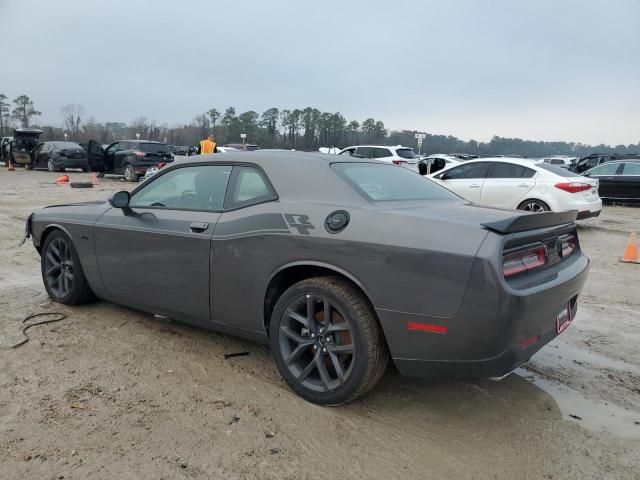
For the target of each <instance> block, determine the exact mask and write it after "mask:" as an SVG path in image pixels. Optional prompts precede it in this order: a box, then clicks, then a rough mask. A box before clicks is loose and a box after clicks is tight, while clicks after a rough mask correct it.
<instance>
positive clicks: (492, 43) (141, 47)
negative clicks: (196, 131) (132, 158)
mask: <svg viewBox="0 0 640 480" xmlns="http://www.w3.org/2000/svg"><path fill="white" fill-rule="evenodd" d="M0 64H1V65H2V67H1V68H0V70H1V71H2V75H0V93H4V94H5V95H7V96H9V97H10V98H14V97H15V96H17V95H20V94H23V93H24V94H27V95H30V96H31V97H32V99H33V100H34V101H35V104H36V108H38V109H39V110H41V111H42V112H43V115H42V119H41V120H40V123H51V124H61V123H62V115H61V113H60V109H61V107H62V106H63V105H66V104H69V103H76V104H80V105H82V106H83V107H84V110H85V114H86V116H87V117H89V116H92V117H95V119H96V120H98V121H124V122H129V121H131V120H132V119H134V118H136V117H139V116H145V117H147V118H148V119H149V120H155V121H156V122H157V123H159V124H161V123H165V122H166V123H168V124H169V125H174V124H178V123H184V122H188V121H190V120H192V119H193V117H194V116H195V115H196V114H199V113H202V112H204V111H206V110H208V109H209V108H211V107H215V108H217V109H218V110H219V111H223V110H224V109H225V108H226V107H227V106H235V107H236V110H237V111H238V112H241V111H244V110H256V111H258V112H262V111H264V110H265V109H267V108H269V107H272V106H275V107H278V108H280V109H283V108H290V109H291V108H304V107H306V106H312V107H317V108H319V109H321V110H323V111H329V112H337V111H339V112H341V113H342V114H343V115H344V116H345V117H346V118H347V119H349V120H352V119H355V120H358V121H362V120H363V119H365V118H367V117H374V118H375V119H377V120H382V121H383V122H384V123H385V125H386V126H387V128H391V129H404V128H406V129H419V130H423V131H425V132H429V133H439V134H450V135H455V136H458V137H460V138H463V139H465V140H468V139H470V138H473V139H476V140H488V139H490V138H491V136H493V135H500V136H506V137H521V138H526V139H533V140H567V141H579V142H584V143H590V144H598V143H608V144H613V145H615V144H620V143H623V144H628V143H637V142H639V141H640V0H589V1H583V0H532V1H524V0H523V1H515V0H495V1H489V0H467V1H463V0H457V1H449V0H437V1H435V0H413V1H403V0H394V1H389V0H387V1H383V2H380V1H376V0H368V1H350V0H341V1H334V0H317V1H313V2H311V1H303V0H230V1H226V0H217V1H210V0H179V1H173V2H169V1H150V0H149V1H142V0H126V1H125V0H109V1H103V2H95V1H87V0H56V1H51V0H0Z"/></svg>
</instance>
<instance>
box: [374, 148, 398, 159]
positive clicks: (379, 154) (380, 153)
mask: <svg viewBox="0 0 640 480" xmlns="http://www.w3.org/2000/svg"><path fill="white" fill-rule="evenodd" d="M392 156H393V155H392V154H391V152H390V151H389V149H388V148H374V149H373V158H387V157H392Z"/></svg>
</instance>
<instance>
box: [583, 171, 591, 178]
mask: <svg viewBox="0 0 640 480" xmlns="http://www.w3.org/2000/svg"><path fill="white" fill-rule="evenodd" d="M582 176H584V177H590V176H591V174H590V173H589V172H584V173H583V174H582Z"/></svg>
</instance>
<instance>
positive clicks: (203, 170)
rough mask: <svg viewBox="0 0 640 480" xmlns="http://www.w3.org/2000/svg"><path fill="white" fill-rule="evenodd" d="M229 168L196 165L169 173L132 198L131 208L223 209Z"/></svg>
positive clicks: (229, 172) (224, 166)
mask: <svg viewBox="0 0 640 480" xmlns="http://www.w3.org/2000/svg"><path fill="white" fill-rule="evenodd" d="M230 176H231V166H229V165H198V166H189V167H183V168H176V169H175V170H170V171H168V172H167V173H165V174H164V175H160V176H159V177H158V178H156V179H154V180H153V181H151V183H149V184H148V185H146V186H145V187H144V188H142V189H141V190H139V191H137V192H136V193H135V194H134V195H133V196H132V197H131V207H158V208H169V209H180V210H205V211H206V210H209V211H211V210H213V211H215V210H222V206H223V205H224V196H225V193H226V191H227V183H228V182H229V177H230Z"/></svg>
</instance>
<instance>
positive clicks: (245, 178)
mask: <svg viewBox="0 0 640 480" xmlns="http://www.w3.org/2000/svg"><path fill="white" fill-rule="evenodd" d="M233 176H234V180H233V181H232V186H231V195H230V197H229V200H230V203H231V204H230V205H229V207H231V208H238V207H244V206H248V205H253V204H256V203H261V202H267V201H269V200H275V198H276V195H275V193H274V191H273V189H272V188H271V185H270V184H269V182H268V181H267V179H266V178H265V177H264V175H263V174H262V172H260V171H259V170H257V169H256V168H251V167H236V168H235V169H234V171H233Z"/></svg>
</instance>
